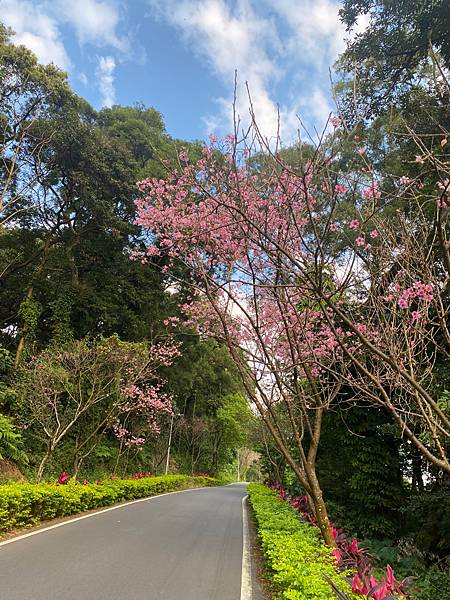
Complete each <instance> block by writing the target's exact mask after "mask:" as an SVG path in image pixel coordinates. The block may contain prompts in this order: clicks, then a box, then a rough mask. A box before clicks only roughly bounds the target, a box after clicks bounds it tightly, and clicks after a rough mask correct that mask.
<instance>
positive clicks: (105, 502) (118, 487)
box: [0, 475, 220, 533]
mask: <svg viewBox="0 0 450 600" xmlns="http://www.w3.org/2000/svg"><path fill="white" fill-rule="evenodd" d="M61 479H62V483H60V484H59V485H55V484H50V483H41V484H32V483H10V484H8V485H4V486H3V487H2V489H1V493H0V533H4V532H6V531H9V530H11V529H19V528H22V527H31V526H33V525H38V524H39V523H40V522H41V521H47V520H51V519H55V518H58V517H66V516H68V515H73V514H76V513H81V512H84V511H87V510H92V509H94V508H101V507H104V506H110V505H111V504H117V503H120V502H126V501H130V500H137V499H138V498H146V497H148V496H156V495H158V494H165V493H168V492H174V491H178V490H184V489H188V488H196V487H205V486H214V485H218V484H219V483H220V482H219V481H218V480H217V479H212V478H211V477H205V476H197V477H190V476H187V475H163V476H161V477H147V476H143V477H137V476H135V477H130V478H128V479H109V480H106V481H102V482H100V481H97V482H96V483H89V482H88V481H84V482H83V483H73V482H67V481H66V480H65V478H64V476H63V477H62V478H61Z"/></svg>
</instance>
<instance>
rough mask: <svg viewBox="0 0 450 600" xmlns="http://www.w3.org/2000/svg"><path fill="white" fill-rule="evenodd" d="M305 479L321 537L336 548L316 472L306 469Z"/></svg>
mask: <svg viewBox="0 0 450 600" xmlns="http://www.w3.org/2000/svg"><path fill="white" fill-rule="evenodd" d="M307 477H308V481H309V482H310V485H311V493H310V497H311V500H312V503H313V508H314V516H315V517H316V521H317V525H318V526H319V529H320V532H321V533H322V537H323V539H324V541H325V543H326V544H327V546H330V547H331V548H336V541H335V539H334V536H333V532H332V528H331V527H332V526H331V523H330V519H329V517H328V510H327V507H326V504H325V502H324V499H323V495H322V489H321V487H320V483H319V480H318V479H317V475H316V470H315V468H314V467H311V466H308V467H307Z"/></svg>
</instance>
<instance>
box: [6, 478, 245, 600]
mask: <svg viewBox="0 0 450 600" xmlns="http://www.w3.org/2000/svg"><path fill="white" fill-rule="evenodd" d="M245 494H246V488H245V486H244V485H242V484H236V485H232V486H225V487H220V488H204V489H197V490H189V491H186V492H182V493H179V494H172V495H169V496H164V497H161V498H153V499H150V500H146V501H144V502H139V503H135V504H131V505H128V506H124V507H120V508H118V509H116V510H112V511H109V512H104V513H100V514H97V515H95V516H92V517H90V518H88V519H83V520H80V521H76V522H73V523H68V524H66V525H64V526H63V527H59V528H56V529H51V530H48V531H44V532H42V533H39V534H37V535H34V536H31V537H28V538H25V539H22V540H17V541H15V542H13V543H10V544H6V545H4V546H0V598H1V600H239V599H240V587H241V561H242V504H241V502H242V498H243V497H244V496H245Z"/></svg>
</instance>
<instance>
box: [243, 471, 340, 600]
mask: <svg viewBox="0 0 450 600" xmlns="http://www.w3.org/2000/svg"><path fill="white" fill-rule="evenodd" d="M248 496H249V501H250V504H251V506H252V509H253V513H254V515H255V519H256V525H257V529H258V537H259V539H260V541H261V545H262V549H263V553H264V557H265V560H266V564H267V567H268V570H269V576H270V578H271V580H272V581H273V584H274V587H275V589H276V591H277V595H276V598H279V599H286V600H318V599H320V600H335V596H334V594H333V591H332V589H331V587H330V584H329V583H328V581H327V578H329V579H330V580H331V581H333V582H334V583H335V585H337V586H338V587H339V589H342V590H343V591H348V592H349V593H351V588H350V586H349V584H348V582H347V581H346V580H345V578H344V574H340V573H338V571H337V567H336V559H335V558H334V557H333V556H332V554H331V551H330V548H328V547H327V546H326V545H325V544H324V543H323V541H322V540H321V538H320V535H319V533H318V530H317V529H316V528H315V527H313V526H312V525H310V524H309V523H306V522H303V521H300V519H299V518H298V516H297V514H296V512H295V511H294V509H293V508H292V507H291V506H289V504H288V503H287V502H285V501H283V500H281V499H280V498H278V497H277V494H276V492H274V491H273V490H271V489H269V488H267V487H265V486H264V485H261V484H259V483H251V484H249V486H248Z"/></svg>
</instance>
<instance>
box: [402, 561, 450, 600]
mask: <svg viewBox="0 0 450 600" xmlns="http://www.w3.org/2000/svg"><path fill="white" fill-rule="evenodd" d="M409 594H410V598H411V600H437V599H438V598H450V572H449V571H448V570H441V569H439V568H438V567H437V566H435V567H432V568H431V569H428V570H427V571H426V573H424V575H423V576H420V577H418V579H417V581H415V582H414V584H413V585H412V586H411V589H410V590H409Z"/></svg>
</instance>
